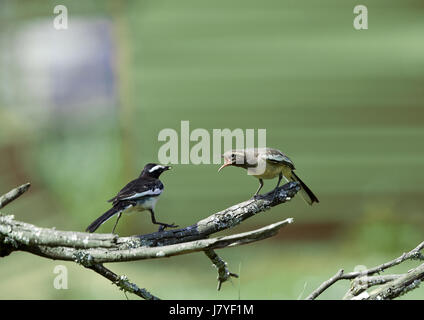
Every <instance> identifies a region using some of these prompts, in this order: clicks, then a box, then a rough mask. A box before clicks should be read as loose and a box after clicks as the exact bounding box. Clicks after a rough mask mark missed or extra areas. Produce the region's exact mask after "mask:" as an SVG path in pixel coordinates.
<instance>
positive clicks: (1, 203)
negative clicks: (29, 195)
mask: <svg viewBox="0 0 424 320" xmlns="http://www.w3.org/2000/svg"><path fill="white" fill-rule="evenodd" d="M30 186H31V184H30V183H25V184H23V185H21V186H20V187H17V188H15V189H13V190H11V191H9V192H8V193H6V194H4V195H2V196H0V209H1V208H3V207H5V206H7V205H8V204H9V203H10V202H12V201H13V200H15V199H17V198H19V197H20V196H21V195H22V194H24V193H25V191H27V190H28V189H29V187H30Z"/></svg>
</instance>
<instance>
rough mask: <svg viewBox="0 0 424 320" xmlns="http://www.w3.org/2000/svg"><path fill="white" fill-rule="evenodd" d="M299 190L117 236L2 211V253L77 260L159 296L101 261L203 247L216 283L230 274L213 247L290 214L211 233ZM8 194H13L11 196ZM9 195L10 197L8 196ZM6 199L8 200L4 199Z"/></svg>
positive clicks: (271, 230) (255, 234)
mask: <svg viewBox="0 0 424 320" xmlns="http://www.w3.org/2000/svg"><path fill="white" fill-rule="evenodd" d="M24 189H25V188H22V187H19V188H16V189H14V190H12V191H11V192H9V193H8V194H7V195H5V196H3V197H1V199H9V200H8V201H9V202H10V201H12V200H13V199H16V198H17V197H18V195H19V194H22V193H23V192H24V191H23V190H24ZM299 190H300V186H299V184H298V183H297V182H290V183H287V184H285V185H283V186H281V187H280V188H278V189H277V192H276V196H275V197H274V192H273V191H271V192H269V193H267V194H265V195H263V196H261V197H259V198H258V199H256V200H254V199H250V200H247V201H244V202H242V203H239V204H237V205H234V206H232V207H230V208H227V209H225V210H222V211H220V212H217V213H215V214H212V215H211V216H209V217H207V218H205V219H203V220H200V221H199V222H197V223H196V224H193V225H191V226H188V227H186V228H182V229H172V230H167V231H162V232H155V233H151V234H146V235H139V236H131V237H118V236H117V235H113V234H91V233H84V232H74V231H60V230H56V229H52V228H40V227H38V226H35V225H32V224H29V223H25V222H21V221H17V220H15V219H14V216H13V215H7V216H4V215H2V214H0V257H4V256H7V255H9V254H10V253H11V252H13V251H26V252H30V253H32V254H36V255H39V256H42V257H45V258H49V259H55V260H56V259H59V260H65V261H75V262H77V263H79V264H81V265H83V266H84V267H86V268H89V269H92V270H94V271H95V272H97V273H98V274H100V275H102V276H103V277H105V278H107V279H109V280H110V281H112V282H113V283H115V284H117V285H118V286H119V287H120V288H121V289H122V290H125V291H128V292H132V293H134V294H136V295H138V296H140V297H142V298H144V299H157V297H155V296H153V295H152V294H151V293H149V292H148V291H147V290H146V289H140V288H139V287H137V286H136V285H135V284H133V283H131V282H129V281H128V279H127V278H126V277H125V276H118V275H116V274H115V273H113V272H112V271H110V270H109V269H107V268H106V267H104V266H103V263H107V262H123V261H135V260H143V259H156V258H163V257H171V256H175V255H180V254H188V253H192V252H197V251H204V252H205V253H206V255H207V256H208V257H209V258H210V259H211V260H212V261H213V263H214V264H215V266H216V267H217V268H218V275H219V276H218V280H219V284H218V289H219V288H220V287H221V284H222V282H224V281H226V280H228V278H229V277H231V276H236V275H235V274H233V273H230V272H229V271H228V269H227V267H226V263H225V262H224V261H223V260H222V259H221V258H219V257H218V256H217V255H216V253H215V252H214V251H213V250H214V249H220V248H225V247H232V246H238V245H242V244H248V243H251V242H255V241H260V240H262V239H266V238H268V237H272V236H274V235H275V234H276V233H277V232H278V231H279V229H280V228H281V227H283V226H286V225H288V224H290V223H292V222H293V219H291V218H289V219H286V220H283V221H280V222H277V223H274V224H271V225H268V226H265V227H263V228H260V229H256V230H253V231H248V232H243V233H239V234H234V235H230V236H223V237H215V238H209V236H210V235H211V234H213V233H216V232H219V231H222V230H225V229H229V228H232V227H235V226H237V225H238V224H240V223H241V222H242V221H244V220H246V219H248V218H250V217H252V216H254V215H255V214H257V213H259V212H263V211H266V210H268V209H270V208H271V207H274V206H276V205H279V204H281V203H284V202H286V201H289V200H290V199H291V198H292V197H294V196H295V194H296V193H297V192H298V191H299ZM10 195H11V196H10ZM10 199H12V200H10ZM5 203H6V202H5Z"/></svg>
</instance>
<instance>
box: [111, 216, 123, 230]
mask: <svg viewBox="0 0 424 320" xmlns="http://www.w3.org/2000/svg"><path fill="white" fill-rule="evenodd" d="M121 215H122V212H119V213H118V218H116V222H115V225H114V226H113V229H112V233H115V228H116V226H117V225H118V221H119V219H120V218H121Z"/></svg>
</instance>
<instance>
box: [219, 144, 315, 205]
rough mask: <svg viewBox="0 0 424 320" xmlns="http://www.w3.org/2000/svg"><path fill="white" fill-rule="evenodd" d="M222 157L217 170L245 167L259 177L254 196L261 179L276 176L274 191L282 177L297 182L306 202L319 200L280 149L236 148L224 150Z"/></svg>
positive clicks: (260, 186) (261, 181) (261, 182)
mask: <svg viewBox="0 0 424 320" xmlns="http://www.w3.org/2000/svg"><path fill="white" fill-rule="evenodd" d="M222 157H223V158H224V164H223V165H222V166H221V167H220V168H219V169H218V172H219V171H221V170H222V169H223V168H225V167H228V166H234V167H240V168H243V169H246V170H247V171H248V174H249V175H253V176H254V177H256V178H257V179H259V188H258V190H257V191H256V192H255V194H254V195H253V197H254V198H256V197H257V196H258V193H259V191H260V190H261V189H262V187H263V185H264V182H263V179H273V178H275V177H278V183H277V186H276V187H275V189H274V190H275V191H276V190H277V188H278V187H279V185H280V182H281V180H282V178H283V177H284V178H285V179H286V180H287V181H297V182H299V184H300V186H301V190H300V194H301V196H302V198H303V199H304V200H305V201H306V202H307V203H308V204H310V205H312V204H313V203H314V202H317V203H318V202H319V200H318V198H317V197H316V196H315V194H314V193H313V192H312V190H311V189H309V187H308V186H307V185H306V184H305V183H304V182H303V181H302V180H301V179H300V178H299V177H298V176H297V174H296V173H295V172H294V170H295V167H294V164H293V161H291V160H290V159H289V157H287V156H286V155H285V154H283V153H282V152H281V151H280V150H277V149H272V148H250V149H237V150H229V151H227V152H225V153H224V154H223V155H222ZM274 196H275V193H274Z"/></svg>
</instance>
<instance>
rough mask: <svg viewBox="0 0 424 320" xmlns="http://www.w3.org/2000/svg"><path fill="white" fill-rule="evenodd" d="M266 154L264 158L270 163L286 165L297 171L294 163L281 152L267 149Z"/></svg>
mask: <svg viewBox="0 0 424 320" xmlns="http://www.w3.org/2000/svg"><path fill="white" fill-rule="evenodd" d="M264 154H265V155H264V158H265V160H266V161H268V162H272V163H279V164H284V165H286V166H288V167H289V168H291V169H293V170H294V169H295V167H294V164H293V161H291V160H290V158H289V157H287V156H286V155H285V154H284V153H282V152H281V151H280V150H277V149H271V148H267V149H266V151H265V152H264Z"/></svg>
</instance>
